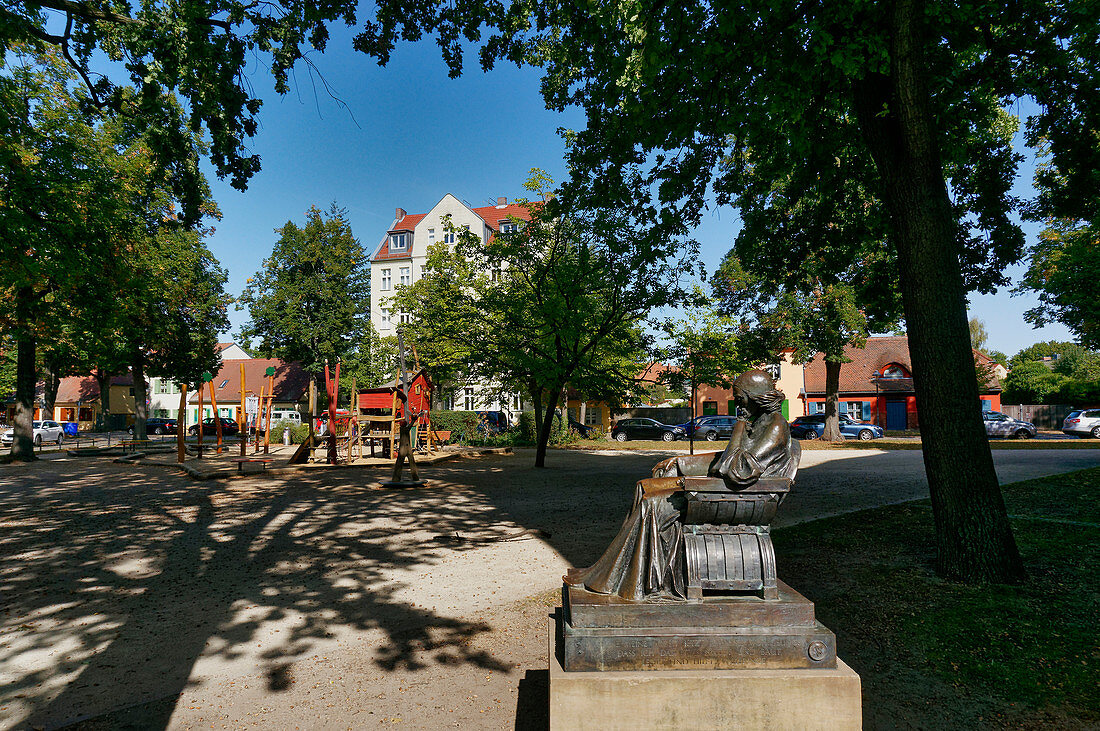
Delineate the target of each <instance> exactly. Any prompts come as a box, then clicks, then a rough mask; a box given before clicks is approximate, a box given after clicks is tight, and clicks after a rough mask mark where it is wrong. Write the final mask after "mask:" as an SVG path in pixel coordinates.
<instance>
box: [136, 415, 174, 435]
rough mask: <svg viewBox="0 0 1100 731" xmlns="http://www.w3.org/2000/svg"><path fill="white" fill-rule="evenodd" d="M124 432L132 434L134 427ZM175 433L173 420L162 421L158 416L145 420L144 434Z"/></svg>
mask: <svg viewBox="0 0 1100 731" xmlns="http://www.w3.org/2000/svg"><path fill="white" fill-rule="evenodd" d="M126 431H127V432H129V433H130V434H133V433H134V425H133V424H131V425H130V426H128V427H126ZM175 431H176V420H175V419H162V418H160V417H159V416H154V417H153V418H151V419H146V420H145V433H146V434H171V433H173V432H175Z"/></svg>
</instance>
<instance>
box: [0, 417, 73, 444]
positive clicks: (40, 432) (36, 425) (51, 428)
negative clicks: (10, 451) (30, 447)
mask: <svg viewBox="0 0 1100 731" xmlns="http://www.w3.org/2000/svg"><path fill="white" fill-rule="evenodd" d="M31 427H32V428H31V435H32V436H31V438H32V439H33V440H34V446H36V447H41V446H42V445H43V443H46V444H49V443H51V442H52V443H54V444H57V445H58V446H60V445H61V442H63V441H64V440H65V428H64V427H63V426H61V425H60V424H58V423H57V422H56V421H32V422H31ZM14 441H15V429H14V428H12V429H8V430H7V431H5V432H4V433H3V434H2V435H0V443H3V444H4V446H6V447H7V446H11V443H12V442H14Z"/></svg>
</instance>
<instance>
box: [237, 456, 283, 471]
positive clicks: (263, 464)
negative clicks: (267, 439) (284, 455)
mask: <svg viewBox="0 0 1100 731" xmlns="http://www.w3.org/2000/svg"><path fill="white" fill-rule="evenodd" d="M274 459H275V458H274V457H234V458H233V459H231V460H230V462H236V463H237V472H239V473H241V474H244V466H245V465H246V464H258V465H260V471H261V472H264V471H266V470H267V463H268V462H271V461H273V460H274Z"/></svg>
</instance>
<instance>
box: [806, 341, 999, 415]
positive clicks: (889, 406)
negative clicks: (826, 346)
mask: <svg viewBox="0 0 1100 731" xmlns="http://www.w3.org/2000/svg"><path fill="white" fill-rule="evenodd" d="M844 354H845V355H846V356H847V357H848V358H849V359H850V361H851V362H849V363H845V364H843V365H842V366H841V367H840V388H839V389H838V391H839V393H838V401H839V405H838V407H839V410H840V413H842V414H848V415H849V416H851V417H852V418H854V419H858V420H860V421H869V422H873V423H875V424H878V425H879V426H881V427H883V428H884V429H891V430H901V429H917V428H919V426H920V422H919V419H918V416H917V396H916V392H915V391H914V390H913V365H912V361H911V359H910V358H909V339H908V338H907V337H905V336H904V335H902V336H889V337H872V338H868V339H867V344H866V345H865V346H864V347H863V348H853V347H851V346H849V347H846V348H845V349H844ZM974 357H975V358H976V359H977V360H978V361H979V362H981V363H984V364H986V365H989V366H992V365H994V363H993V361H992V360H991V359H990V358H988V357H986V356H985V355H983V354H981V353H979V352H978V351H976V350H975V351H974ZM804 371H805V384H806V385H805V389H806V391H805V394H806V395H805V399H806V409H807V413H810V414H815V413H818V412H820V411H824V410H825V360H824V354H822V353H818V354H817V356H815V357H814V359H813V360H812V361H810V362H809V363H808V364H807V365H806V366H805V369H804ZM993 381H994V382H993V383H992V384H989V385H988V387H986V388H984V389H983V390H982V394H981V400H982V409H983V410H985V411H991V410H992V411H999V410H1000V408H1001V384H1000V381H999V380H998V379H996V378H994V379H993Z"/></svg>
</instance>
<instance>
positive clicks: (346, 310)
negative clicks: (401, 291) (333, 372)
mask: <svg viewBox="0 0 1100 731" xmlns="http://www.w3.org/2000/svg"><path fill="white" fill-rule="evenodd" d="M275 232H276V233H277V234H278V235H279V238H278V240H277V241H276V242H275V246H274V248H273V249H272V252H271V256H269V257H268V258H266V259H265V260H264V265H263V269H262V270H260V271H258V272H256V273H255V274H254V275H253V276H252V277H251V278H250V279H249V280H248V284H247V286H246V287H245V290H244V292H243V293H242V294H241V297H240V299H239V300H238V304H237V309H239V310H243V309H247V310H248V316H249V321H248V322H247V323H246V324H245V325H244V326H243V327H242V328H241V333H240V334H241V337H242V338H244V339H246V340H250V339H251V338H258V339H259V342H258V344H257V350H258V352H260V353H262V354H263V355H264V356H265V357H278V358H282V359H283V360H287V361H300V362H301V364H302V367H303V368H304V369H305V370H306V371H307V372H309V373H311V374H313V376H314V377H315V378H319V377H320V374H321V373H322V372H323V371H324V365H325V360H326V359H327V360H329V361H331V362H332V363H333V364H335V363H336V361H337V360H338V359H350V358H351V357H352V355H353V354H354V353H357V352H358V349H359V348H360V347H361V346H363V345H365V341H366V340H367V338H368V337H369V334H370V330H369V325H370V260H369V257H368V256H367V253H366V252H365V251H364V250H363V247H362V245H361V244H360V243H359V240H358V239H356V238H355V236H354V235H353V234H352V231H351V224H350V223H348V218H347V212H346V211H345V210H344V209H342V208H340V207H338V206H337V205H336V204H335V203H333V204H332V205H331V206H330V207H329V210H328V211H327V212H326V213H322V212H321V210H320V209H318V208H317V207H316V206H314V207H311V208H310V209H309V211H307V212H306V222H305V224H304V225H302V226H299V225H298V224H296V223H294V222H293V221H287V222H286V223H285V224H284V225H283V226H282V228H279V229H276V231H275Z"/></svg>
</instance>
